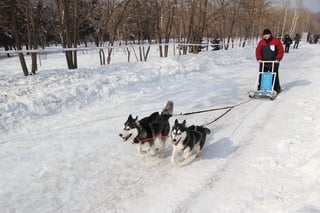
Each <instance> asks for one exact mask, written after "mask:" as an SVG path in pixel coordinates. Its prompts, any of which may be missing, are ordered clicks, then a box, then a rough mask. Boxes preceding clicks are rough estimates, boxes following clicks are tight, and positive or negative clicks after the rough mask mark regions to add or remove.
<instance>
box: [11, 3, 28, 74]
mask: <svg viewBox="0 0 320 213" xmlns="http://www.w3.org/2000/svg"><path fill="white" fill-rule="evenodd" d="M10 10H11V14H12V20H11V21H12V28H13V32H14V37H15V42H16V48H17V50H20V51H21V50H22V47H21V43H20V35H19V31H18V24H17V15H16V13H17V7H16V0H11V1H10ZM18 55H19V61H20V65H21V68H22V71H23V75H24V76H28V75H29V71H28V67H27V65H26V61H25V58H24V55H23V53H22V52H19V53H18Z"/></svg>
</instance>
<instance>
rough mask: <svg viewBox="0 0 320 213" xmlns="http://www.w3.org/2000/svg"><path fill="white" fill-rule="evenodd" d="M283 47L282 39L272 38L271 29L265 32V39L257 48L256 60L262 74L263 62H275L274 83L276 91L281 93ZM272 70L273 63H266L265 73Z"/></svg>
mask: <svg viewBox="0 0 320 213" xmlns="http://www.w3.org/2000/svg"><path fill="white" fill-rule="evenodd" d="M283 52H284V50H283V45H282V43H281V41H280V39H278V38H275V37H273V36H272V33H271V31H270V30H269V29H265V30H263V38H262V39H261V40H260V41H259V43H258V46H257V47H256V59H257V61H258V62H259V63H260V72H261V71H262V63H261V62H262V61H275V63H274V69H273V71H274V72H275V73H277V74H276V79H275V82H274V90H275V91H277V93H280V91H281V87H280V81H279V72H278V70H279V62H280V61H281V59H282V57H283ZM271 70H272V63H265V65H264V72H267V71H270V72H271ZM259 82H260V80H259Z"/></svg>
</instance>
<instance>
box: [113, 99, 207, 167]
mask: <svg viewBox="0 0 320 213" xmlns="http://www.w3.org/2000/svg"><path fill="white" fill-rule="evenodd" d="M172 112H173V102H172V101H168V102H167V104H166V106H165V107H164V109H163V110H162V112H161V113H159V112H154V113H152V114H151V115H149V116H147V117H144V118H142V119H140V120H139V119H138V116H137V117H136V118H133V117H132V115H131V114H130V115H129V117H128V119H127V120H126V121H125V123H124V128H123V131H122V133H120V134H119V136H120V137H121V138H122V139H123V141H129V142H131V143H136V144H138V152H139V153H142V152H150V153H151V154H152V155H156V154H159V157H163V155H164V149H165V143H166V141H167V139H169V138H171V142H172V155H171V162H172V164H174V165H179V166H183V165H186V164H188V163H190V162H191V161H192V160H193V159H194V158H196V157H198V156H199V155H200V152H201V150H202V148H203V146H204V143H205V141H206V137H207V135H208V134H210V130H209V129H208V128H206V127H203V126H195V125H191V126H187V125H186V121H185V120H184V121H182V122H181V123H179V121H178V120H177V119H176V120H175V121H174V124H173V126H172V128H171V129H170V123H169V118H170V117H171V116H172ZM170 132H171V134H170ZM156 141H159V142H160V148H156V147H155V142H156Z"/></svg>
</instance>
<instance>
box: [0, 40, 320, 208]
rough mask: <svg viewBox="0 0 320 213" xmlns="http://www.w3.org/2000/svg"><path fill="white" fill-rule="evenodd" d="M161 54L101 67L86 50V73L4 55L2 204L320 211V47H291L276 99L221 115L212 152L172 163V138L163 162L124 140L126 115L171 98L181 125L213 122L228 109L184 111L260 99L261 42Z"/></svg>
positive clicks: (61, 62) (57, 61)
mask: <svg viewBox="0 0 320 213" xmlns="http://www.w3.org/2000/svg"><path fill="white" fill-rule="evenodd" d="M153 51H154V52H153V53H152V56H151V58H150V59H149V60H148V62H145V63H142V62H130V63H124V62H121V60H120V58H118V59H117V58H116V57H115V58H114V59H113V62H114V63H113V64H111V65H107V66H101V67H100V66H99V65H98V63H99V59H98V55H97V54H95V53H90V52H88V53H83V54H79V67H80V68H79V69H77V70H67V69H66V68H65V67H66V62H65V57H64V55H63V54H48V55H47V57H46V58H45V57H43V58H42V59H41V66H40V67H39V68H40V71H39V72H38V74H37V75H35V76H29V77H24V76H23V75H22V71H21V68H20V66H19V61H18V58H17V57H11V58H5V57H1V58H0V64H1V66H0V88H1V89H0V173H1V175H0V188H1V190H0V212H24V213H25V212H30V213H31V212H32V213H34V212H39V213H40V212H41V213H44V212H67V213H69V212H117V213H118V212H119V213H120V212H130V213H132V212H136V213H142V212H148V213H149V212H159V213H160V212H161V213H164V212H168V213H169V212H170V213H171V212H176V213H180V212H193V213H199V212H212V213H215V212H217V213H218V212H219V213H220V212H228V213H229V212H232V213H233V212H245V213H248V212H252V213H257V212H259V213H261V212H266V213H269V212H303V213H305V212H308V213H315V212H320V133H319V132H320V131H319V130H320V114H319V110H320V97H319V95H318V93H319V89H320V74H319V67H320V60H319V58H320V46H319V45H308V44H303V45H302V46H301V48H299V49H292V50H290V53H289V54H286V55H285V57H284V59H283V61H282V62H281V65H280V81H281V84H282V87H283V89H284V91H283V92H282V93H281V94H280V95H279V96H278V97H277V98H276V100H274V101H271V100H251V101H249V102H246V103H243V104H241V105H239V106H236V107H235V108H233V109H232V110H231V111H230V112H229V113H227V114H226V115H225V116H223V117H222V118H221V119H219V120H217V121H216V122H214V123H212V124H210V125H209V126H208V128H210V129H211V131H212V134H210V135H209V136H208V138H207V142H206V145H205V147H204V150H203V152H202V155H201V156H200V157H199V158H197V159H195V160H194V161H193V162H191V163H190V164H188V165H186V166H184V167H176V166H173V165H171V163H170V155H171V151H172V148H171V142H170V140H168V142H167V145H166V150H165V155H164V157H163V158H162V159H161V158H158V157H152V156H150V155H148V154H142V155H141V154H138V153H137V147H136V145H133V144H130V143H124V142H122V139H121V138H120V137H119V136H118V134H119V133H120V132H121V131H122V128H123V123H124V121H125V120H126V119H127V117H128V115H129V114H132V115H133V116H136V115H138V116H139V117H140V118H142V117H144V116H147V115H149V114H150V113H152V112H154V111H160V110H161V109H162V108H163V107H164V105H165V104H166V102H167V101H168V100H172V101H174V114H175V115H174V116H173V117H172V118H171V119H170V123H171V124H172V123H173V122H174V120H175V119H178V120H179V121H182V120H184V119H185V120H186V121H187V124H189V125H191V124H198V125H202V124H207V123H208V122H211V121H213V120H214V119H216V118H218V117H219V116H220V115H221V114H222V113H224V111H223V110H222V111H212V112H206V113H201V114H193V115H189V116H181V115H179V114H180V113H186V112H192V111H198V110H206V109H212V108H218V107H224V106H232V105H235V104H239V103H242V102H245V101H247V100H249V98H248V96H247V91H248V90H251V89H253V86H254V82H255V80H256V74H257V69H258V64H257V62H256V61H255V58H254V49H252V48H246V49H236V50H228V51H210V52H203V53H200V54H198V55H187V56H171V57H169V58H165V59H160V58H159V57H157V56H156V54H157V52H156V50H153ZM118 55H120V56H121V54H118ZM122 57H124V58H125V59H126V55H125V54H124V52H123V53H122ZM28 60H30V59H29V58H28Z"/></svg>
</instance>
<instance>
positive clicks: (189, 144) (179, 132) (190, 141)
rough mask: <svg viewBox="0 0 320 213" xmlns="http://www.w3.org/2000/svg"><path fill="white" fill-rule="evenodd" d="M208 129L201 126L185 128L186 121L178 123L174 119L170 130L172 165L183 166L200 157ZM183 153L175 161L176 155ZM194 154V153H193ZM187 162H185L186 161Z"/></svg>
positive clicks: (208, 132)
mask: <svg viewBox="0 0 320 213" xmlns="http://www.w3.org/2000/svg"><path fill="white" fill-rule="evenodd" d="M210 133H211V131H210V129H208V128H206V127H203V126H195V125H192V126H189V127H187V126H186V121H185V120H184V121H183V122H182V123H179V122H178V120H177V119H176V120H175V122H174V125H173V127H172V130H171V139H172V145H173V150H172V155H171V162H172V164H175V165H176V164H179V165H180V166H181V165H185V164H187V163H189V162H191V161H192V160H193V159H194V158H196V157H198V156H199V155H200V152H201V150H202V148H203V145H204V143H205V141H206V137H207V134H210ZM180 152H183V153H182V154H181V157H180V158H178V159H177V155H178V153H180ZM193 152H194V153H193ZM186 160H187V161H186Z"/></svg>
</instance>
